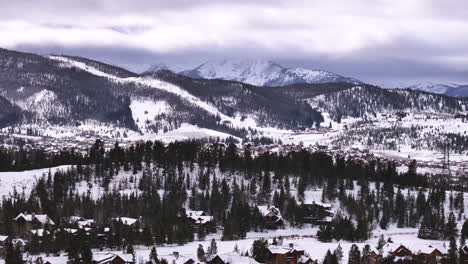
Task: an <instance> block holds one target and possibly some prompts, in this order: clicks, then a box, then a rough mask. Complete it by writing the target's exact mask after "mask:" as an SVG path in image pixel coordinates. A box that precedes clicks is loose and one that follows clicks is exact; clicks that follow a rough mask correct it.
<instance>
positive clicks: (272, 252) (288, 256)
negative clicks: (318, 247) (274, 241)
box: [265, 243, 305, 264]
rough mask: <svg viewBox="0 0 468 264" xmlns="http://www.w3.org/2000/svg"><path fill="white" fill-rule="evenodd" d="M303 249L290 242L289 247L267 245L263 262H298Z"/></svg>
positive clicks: (294, 263) (285, 263)
mask: <svg viewBox="0 0 468 264" xmlns="http://www.w3.org/2000/svg"><path fill="white" fill-rule="evenodd" d="M304 252H305V251H304V250H303V249H301V248H299V247H297V246H294V244H292V243H290V244H289V247H283V246H274V245H272V246H269V247H268V257H267V260H266V262H265V264H298V263H299V260H301V258H302V256H304Z"/></svg>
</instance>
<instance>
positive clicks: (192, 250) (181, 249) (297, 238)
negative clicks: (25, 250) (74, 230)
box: [0, 229, 448, 264]
mask: <svg viewBox="0 0 468 264" xmlns="http://www.w3.org/2000/svg"><path fill="white" fill-rule="evenodd" d="M282 231H283V230H277V231H270V232H265V233H248V234H247V238H246V239H242V240H235V241H222V240H220V239H219V234H218V235H210V236H208V237H207V238H206V239H205V240H204V241H194V242H190V243H187V244H185V245H161V246H156V249H157V252H158V256H160V257H164V256H169V255H172V254H173V252H178V253H179V254H180V255H183V256H187V257H190V258H192V259H194V260H195V261H197V254H196V253H197V248H198V245H199V244H201V245H202V246H203V247H204V248H205V250H206V249H207V248H208V246H209V245H210V242H211V239H212V238H215V239H216V244H217V247H218V254H226V253H232V252H234V248H235V247H236V246H237V248H238V249H239V252H242V253H245V252H249V254H250V252H251V247H252V243H253V241H254V240H255V239H258V238H265V239H268V240H269V242H270V243H271V241H272V238H273V237H279V236H283V244H282V245H283V246H289V244H290V243H293V244H294V247H297V248H302V249H304V250H305V251H306V253H308V254H309V256H310V257H311V258H312V259H318V260H319V261H320V262H321V261H322V260H323V257H324V256H325V254H326V252H327V250H331V251H333V250H334V249H336V248H337V247H338V245H340V246H341V247H342V249H343V261H342V263H347V262H348V252H349V249H350V248H351V245H352V244H356V245H358V246H359V248H360V249H361V250H362V248H363V247H364V246H365V245H366V244H367V245H369V246H371V248H372V249H374V250H375V247H376V246H377V243H378V236H374V237H373V238H371V239H369V240H367V241H365V242H361V243H352V242H346V241H340V242H330V243H323V242H320V241H318V240H317V239H316V238H314V237H312V236H311V235H312V233H313V231H315V230H312V229H310V230H304V229H303V230H297V231H294V230H291V232H289V233H288V232H282ZM414 232H416V230H414V229H408V230H400V229H398V230H389V231H387V232H385V233H383V234H384V236H385V238H386V239H388V238H391V240H392V241H393V243H390V244H387V245H386V247H385V250H384V251H385V252H384V254H385V253H388V252H389V251H391V250H395V249H396V248H397V247H398V246H400V245H405V246H407V247H408V248H409V249H410V250H412V251H413V252H414V253H417V252H419V251H422V252H427V251H428V250H431V251H432V250H434V248H438V249H440V250H441V251H442V252H444V251H446V249H447V247H448V242H447V241H434V240H423V239H419V238H416V237H415V235H414ZM378 235H380V234H378ZM150 251H151V248H150V247H144V246H137V247H135V253H136V259H137V262H138V261H139V260H148V257H149V254H150ZM105 252H107V251H105ZM111 252H113V253H115V254H118V255H120V256H122V257H124V258H126V259H127V258H128V259H132V257H131V256H130V255H128V254H123V252H122V250H119V251H111ZM93 254H95V255H99V254H102V252H99V251H94V252H93ZM25 257H26V258H27V259H30V258H31V259H33V260H34V259H35V258H36V257H37V256H29V255H27V256H25ZM42 257H43V259H44V260H48V261H50V262H51V263H52V264H66V261H67V256H66V254H65V253H63V254H62V255H61V256H60V257H45V256H42ZM0 263H1V264H3V263H4V262H3V260H0Z"/></svg>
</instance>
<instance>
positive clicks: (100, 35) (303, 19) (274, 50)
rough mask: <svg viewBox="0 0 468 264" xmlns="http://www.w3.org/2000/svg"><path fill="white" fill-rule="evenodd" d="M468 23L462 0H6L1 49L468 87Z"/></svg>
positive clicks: (0, 20)
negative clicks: (274, 65)
mask: <svg viewBox="0 0 468 264" xmlns="http://www.w3.org/2000/svg"><path fill="white" fill-rule="evenodd" d="M467 17H468V2H467V3H464V2H463V1H456V0H445V1H439V0H392V1H388V0H354V1H331V0H327V1H324V0H314V1H310V0H303V1H301V0H287V1H274V0H268V1H267V0H264V1H261V0H260V1H248V0H236V1H235V0H226V1H208V0H201V1H192V0H171V1H154V0H152V1H151V0H138V1H135V0H134V1H115V0H114V1H111V0H98V1H96V0H82V1H68V0H62V1H53V0H35V1H25V0H19V1H10V0H0V36H1V37H0V46H2V47H6V48H20V49H24V50H31V51H42V52H47V53H48V52H56V53H59V52H67V53H68V52H71V53H74V54H76V55H88V56H91V57H94V58H99V59H104V60H106V61H108V62H112V63H115V64H120V65H126V66H127V67H130V68H132V69H134V70H142V69H143V68H144V67H146V66H147V64H148V63H151V62H156V61H155V60H165V61H168V62H169V63H177V64H180V63H182V64H183V63H186V64H187V63H194V62H195V61H203V60H207V59H212V58H221V57H223V58H224V57H259V58H269V59H275V60H278V61H280V62H283V63H286V64H291V65H296V64H299V65H303V66H307V67H313V68H327V69H329V70H332V71H337V72H338V73H341V74H347V75H353V76H356V77H358V78H359V77H360V78H363V79H369V80H375V81H376V80H380V79H381V80H384V79H389V80H393V79H399V78H400V79H404V78H407V79H414V80H418V79H439V80H453V81H466V82H468V77H467V76H468V20H467V19H466V18H467ZM377 82H378V81H377Z"/></svg>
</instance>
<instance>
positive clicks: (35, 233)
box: [29, 228, 49, 237]
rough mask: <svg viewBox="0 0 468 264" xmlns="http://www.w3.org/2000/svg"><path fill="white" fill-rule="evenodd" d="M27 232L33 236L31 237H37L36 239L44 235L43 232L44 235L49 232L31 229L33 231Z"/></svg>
mask: <svg viewBox="0 0 468 264" xmlns="http://www.w3.org/2000/svg"><path fill="white" fill-rule="evenodd" d="M29 232H31V234H33V235H37V236H38V237H42V236H43V235H44V232H46V234H49V231H47V230H44V229H42V228H41V229H33V230H31V231H29Z"/></svg>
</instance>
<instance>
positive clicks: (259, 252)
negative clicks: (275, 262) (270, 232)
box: [251, 239, 268, 263]
mask: <svg viewBox="0 0 468 264" xmlns="http://www.w3.org/2000/svg"><path fill="white" fill-rule="evenodd" d="M251 251H252V254H251V255H252V257H253V258H254V259H255V260H256V261H258V262H260V263H265V261H266V259H267V257H268V241H266V240H264V239H259V240H255V241H254V242H253V244H252V249H251Z"/></svg>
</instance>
